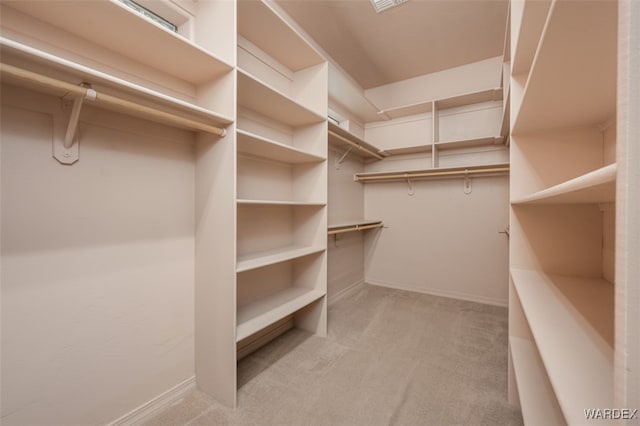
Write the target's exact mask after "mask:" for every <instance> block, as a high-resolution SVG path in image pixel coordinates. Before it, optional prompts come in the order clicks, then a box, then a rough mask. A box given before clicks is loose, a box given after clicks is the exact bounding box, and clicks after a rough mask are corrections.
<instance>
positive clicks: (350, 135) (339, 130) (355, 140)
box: [328, 121, 387, 160]
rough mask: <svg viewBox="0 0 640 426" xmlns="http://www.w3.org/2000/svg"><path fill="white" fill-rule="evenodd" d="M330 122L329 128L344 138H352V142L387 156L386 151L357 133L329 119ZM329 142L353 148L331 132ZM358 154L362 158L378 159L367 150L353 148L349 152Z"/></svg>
mask: <svg viewBox="0 0 640 426" xmlns="http://www.w3.org/2000/svg"><path fill="white" fill-rule="evenodd" d="M328 124H329V130H330V131H332V132H334V133H337V134H338V135H340V136H341V137H343V138H346V139H348V140H350V141H351V142H353V143H354V144H356V145H358V146H361V147H363V148H365V149H367V150H369V151H372V152H375V153H376V154H378V155H381V156H383V157H384V156H386V154H387V153H386V152H385V151H382V150H380V148H378V147H376V146H373V145H371V144H370V143H368V142H366V141H365V140H364V139H361V138H359V137H357V136H356V135H354V134H353V133H351V132H349V131H347V130H345V129H343V128H342V127H340V126H338V125H336V124H335V123H332V122H331V121H328ZM329 142H331V143H333V144H335V145H337V146H342V147H344V148H346V149H349V148H352V146H351V145H349V144H348V143H345V142H344V141H342V140H340V139H339V138H336V137H335V136H333V135H332V134H331V133H329ZM351 154H353V155H356V156H358V157H360V158H366V159H375V160H377V159H378V158H376V157H374V156H372V155H371V154H369V153H368V152H366V151H363V150H360V149H354V150H351V152H349V155H351Z"/></svg>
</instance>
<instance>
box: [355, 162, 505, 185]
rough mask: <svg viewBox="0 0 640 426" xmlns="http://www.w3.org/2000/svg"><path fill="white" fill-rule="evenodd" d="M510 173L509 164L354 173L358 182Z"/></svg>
mask: <svg viewBox="0 0 640 426" xmlns="http://www.w3.org/2000/svg"><path fill="white" fill-rule="evenodd" d="M507 173H509V165H492V166H472V167H468V168H456V169H432V170H415V171H407V172H389V173H376V174H371V175H361V174H360V175H359V174H356V175H354V178H353V179H354V180H355V181H356V182H381V181H392V180H408V179H421V178H422V179H426V178H437V177H442V178H445V177H452V178H454V177H471V176H481V175H501V174H507Z"/></svg>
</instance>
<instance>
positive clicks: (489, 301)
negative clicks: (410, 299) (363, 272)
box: [366, 279, 509, 308]
mask: <svg viewBox="0 0 640 426" xmlns="http://www.w3.org/2000/svg"><path fill="white" fill-rule="evenodd" d="M366 282H367V284H371V285H377V286H379V287H389V288H395V289H398V290H406V291H414V292H416V293H424V294H430V295H432V296H441V297H449V298H451V299H459V300H467V301H469V302H477V303H483V304H485V305H494V306H501V307H505V308H506V307H507V306H508V303H509V302H508V300H503V299H496V298H492V297H484V296H479V295H476V294H468V293H461V292H458V291H444V290H438V289H431V288H415V287H411V286H408V285H404V284H400V283H394V282H388V281H379V280H371V279H367V280H366Z"/></svg>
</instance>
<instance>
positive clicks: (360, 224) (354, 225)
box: [328, 220, 384, 235]
mask: <svg viewBox="0 0 640 426" xmlns="http://www.w3.org/2000/svg"><path fill="white" fill-rule="evenodd" d="M383 226H384V224H383V223H382V221H381V220H354V221H346V222H340V223H335V224H332V225H329V227H328V234H329V235H334V234H341V233H344V232H356V231H365V230H367V229H374V228H382V227H383Z"/></svg>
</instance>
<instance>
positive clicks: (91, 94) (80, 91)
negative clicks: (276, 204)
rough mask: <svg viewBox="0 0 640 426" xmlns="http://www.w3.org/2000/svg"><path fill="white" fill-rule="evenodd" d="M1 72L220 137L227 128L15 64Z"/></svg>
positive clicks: (3, 64) (1, 69) (105, 104)
mask: <svg viewBox="0 0 640 426" xmlns="http://www.w3.org/2000/svg"><path fill="white" fill-rule="evenodd" d="M0 72H1V73H2V74H3V75H8V76H11V77H13V78H15V79H18V80H20V81H23V82H26V83H31V84H38V85H40V86H42V87H46V88H49V89H56V90H63V91H65V92H68V93H70V94H72V95H75V96H81V97H83V98H84V99H87V100H91V101H93V102H95V103H97V104H102V105H104V106H107V107H111V108H115V109H117V110H125V111H130V112H133V113H137V114H140V115H142V116H145V117H147V118H150V119H154V120H157V121H161V122H166V123H170V124H174V125H177V126H181V127H187V128H190V129H194V130H200V131H203V132H207V133H212V134H214V135H218V136H220V137H222V136H224V135H225V133H226V132H225V129H221V128H219V127H215V126H211V125H209V124H205V123H201V122H199V121H195V120H191V119H188V118H184V117H181V116H179V115H175V114H171V113H168V112H164V111H161V110H158V109H155V108H151V107H148V106H145V105H140V104H137V103H135V102H131V101H127V100H125V99H121V98H117V97H115V96H111V95H107V94H105V93H97V92H95V91H94V90H93V89H90V88H87V87H83V86H77V85H75V84H71V83H67V82H65V81H62V80H58V79H55V78H51V77H47V76H45V75H42V74H38V73H35V72H32V71H28V70H25V69H22V68H18V67H14V66H13V65H8V64H5V63H0Z"/></svg>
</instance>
